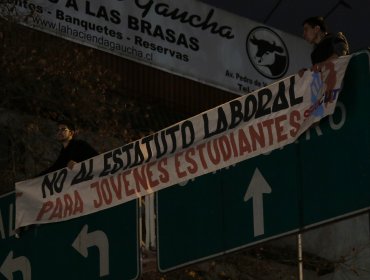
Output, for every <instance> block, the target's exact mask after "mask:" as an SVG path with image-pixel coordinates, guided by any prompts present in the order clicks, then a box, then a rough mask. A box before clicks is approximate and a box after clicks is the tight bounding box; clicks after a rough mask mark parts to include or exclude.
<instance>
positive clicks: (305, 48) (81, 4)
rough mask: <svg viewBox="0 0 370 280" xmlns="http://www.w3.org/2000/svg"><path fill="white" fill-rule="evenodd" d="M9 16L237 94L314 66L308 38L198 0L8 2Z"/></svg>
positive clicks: (2, 8) (1, 10)
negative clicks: (310, 58) (305, 38)
mask: <svg viewBox="0 0 370 280" xmlns="http://www.w3.org/2000/svg"><path fill="white" fill-rule="evenodd" d="M1 15H2V16H3V17H5V18H7V17H9V16H13V17H15V18H17V17H18V18H20V23H22V24H24V25H26V26H29V27H32V28H34V29H37V30H40V31H42V32H46V33H49V34H53V35H56V36H59V37H62V38H64V39H67V40H70V41H74V42H76V43H79V44H83V45H86V46H89V47H93V48H97V49H100V50H103V51H105V52H109V53H111V54H114V55H117V56H120V57H124V58H127V59H130V60H134V61H137V62H140V63H143V64H146V65H150V66H152V67H155V68H158V69H161V70H164V71H167V72H171V73H174V74H177V75H180V76H184V77H186V78H189V79H193V80H197V81H200V82H202V83H205V84H209V85H212V86H216V87H219V88H222V89H226V90H230V91H232V92H234V93H237V94H243V93H245V92H251V91H254V90H255V89H258V88H261V87H263V86H266V85H268V84H270V83H272V82H275V81H277V80H279V79H281V78H283V77H286V76H288V75H291V74H294V73H297V72H298V70H299V69H301V68H304V67H308V66H310V64H311V63H310V61H309V57H310V51H311V46H310V45H309V44H308V43H307V42H305V41H304V40H303V39H302V38H299V37H296V36H293V35H290V34H287V33H284V32H281V31H279V30H276V29H274V28H270V27H268V26H265V25H262V24H259V23H257V22H254V21H251V20H248V19H246V18H242V17H240V16H236V15H234V14H231V13H228V12H225V11H223V10H220V9H216V8H213V7H211V6H209V5H207V4H204V3H202V2H200V1H195V0H187V1H170V0H161V1H153V0H122V1H119V0H105V1H83V0H32V1H31V0H26V1H16V0H6V1H5V2H2V4H0V16H1ZM20 15H24V17H22V16H20Z"/></svg>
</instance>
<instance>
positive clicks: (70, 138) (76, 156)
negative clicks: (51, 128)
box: [38, 120, 98, 176]
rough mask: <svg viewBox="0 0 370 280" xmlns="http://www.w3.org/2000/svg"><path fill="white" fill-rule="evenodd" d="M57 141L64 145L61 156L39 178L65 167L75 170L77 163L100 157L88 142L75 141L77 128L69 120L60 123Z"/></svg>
mask: <svg viewBox="0 0 370 280" xmlns="http://www.w3.org/2000/svg"><path fill="white" fill-rule="evenodd" d="M56 136H57V140H58V141H59V142H60V143H61V144H62V148H61V150H60V153H59V156H58V158H57V159H56V161H55V162H54V164H53V165H51V166H50V167H49V168H48V169H46V170H44V171H43V172H41V173H40V174H39V175H38V176H42V175H45V174H47V173H50V172H52V171H56V170H59V169H62V168H65V167H68V168H69V169H73V166H74V165H75V164H76V163H77V162H81V161H84V160H86V159H89V158H92V157H94V156H96V155H98V152H97V151H96V150H95V149H94V148H93V147H91V146H90V144H88V143H87V142H86V141H83V140H80V139H75V136H76V127H75V125H74V124H73V122H71V121H69V120H62V121H59V122H58V129H57V135H56Z"/></svg>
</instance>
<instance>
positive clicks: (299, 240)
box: [297, 233, 303, 280]
mask: <svg viewBox="0 0 370 280" xmlns="http://www.w3.org/2000/svg"><path fill="white" fill-rule="evenodd" d="M297 247H298V273H299V280H303V248H302V234H300V233H298V235H297Z"/></svg>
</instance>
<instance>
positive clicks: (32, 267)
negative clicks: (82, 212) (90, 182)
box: [0, 193, 140, 280]
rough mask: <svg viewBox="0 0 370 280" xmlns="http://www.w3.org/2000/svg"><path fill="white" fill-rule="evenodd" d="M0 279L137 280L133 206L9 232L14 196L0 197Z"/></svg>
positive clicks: (118, 207) (12, 219) (136, 250)
mask: <svg viewBox="0 0 370 280" xmlns="http://www.w3.org/2000/svg"><path fill="white" fill-rule="evenodd" d="M0 202H1V203H0V279H1V280H2V279H14V280H17V279H23V280H31V279H37V280H43V279H45V280H46V279H47V280H49V279H53V280H59V279H60V280H65V279H72V280H73V279H76V280H77V279H78V280H81V279H137V278H138V277H139V275H140V262H139V259H140V258H139V244H140V243H139V237H138V236H139V234H138V222H137V221H138V205H137V200H134V201H130V202H128V203H125V204H123V205H120V206H116V207H113V208H110V209H108V210H105V211H102V212H98V213H94V214H91V215H87V216H84V217H80V218H77V219H73V220H69V221H65V222H60V223H52V224H44V225H40V226H33V227H32V228H30V229H28V230H25V231H24V232H22V234H21V235H20V238H15V235H14V209H15V204H14V194H13V193H11V194H7V195H4V196H2V197H0Z"/></svg>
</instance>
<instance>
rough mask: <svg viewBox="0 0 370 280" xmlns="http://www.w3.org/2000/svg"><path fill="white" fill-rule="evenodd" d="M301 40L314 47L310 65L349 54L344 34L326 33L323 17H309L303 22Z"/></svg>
mask: <svg viewBox="0 0 370 280" xmlns="http://www.w3.org/2000/svg"><path fill="white" fill-rule="evenodd" d="M303 38H304V39H305V40H306V41H307V42H308V43H310V44H312V45H314V49H313V51H312V53H311V61H312V65H316V64H318V63H321V62H324V61H326V60H328V59H332V58H337V57H340V56H343V55H348V54H349V46H348V41H347V39H346V37H345V36H344V34H343V33H342V32H338V33H336V34H334V33H328V32H327V26H326V24H325V21H324V18H323V17H320V16H316V17H310V18H307V19H306V20H304V21H303ZM313 70H316V69H313Z"/></svg>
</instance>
